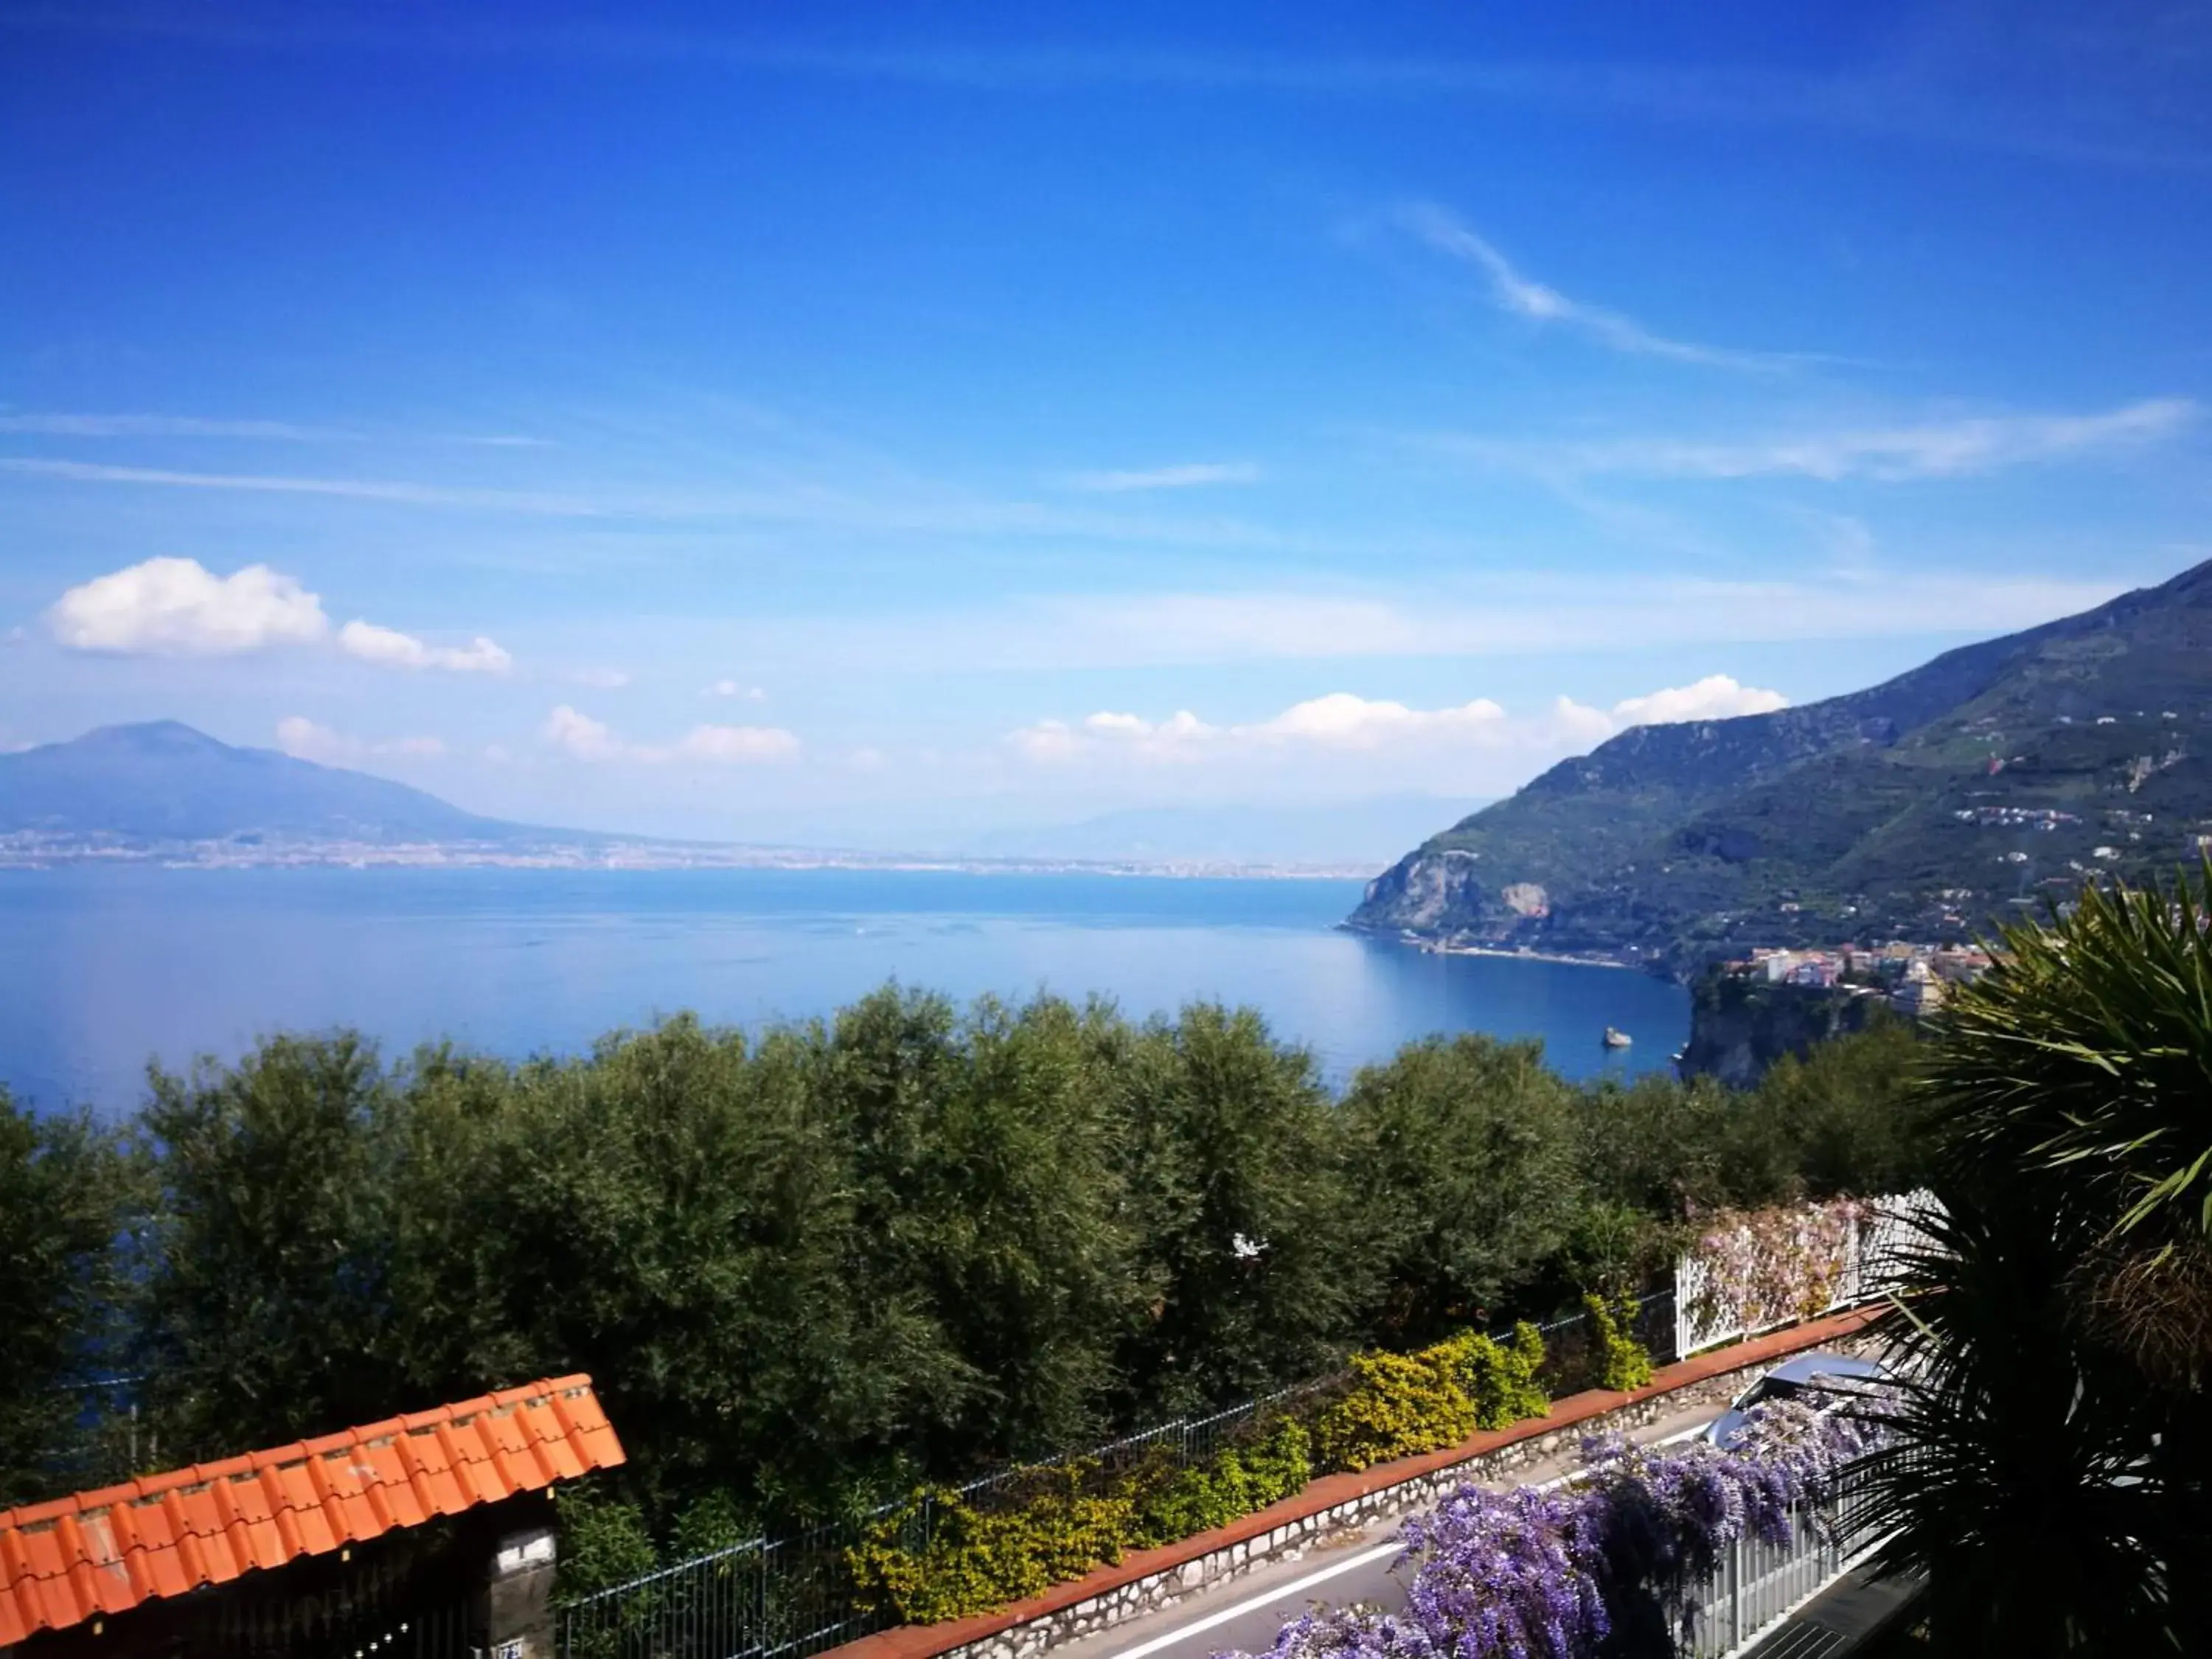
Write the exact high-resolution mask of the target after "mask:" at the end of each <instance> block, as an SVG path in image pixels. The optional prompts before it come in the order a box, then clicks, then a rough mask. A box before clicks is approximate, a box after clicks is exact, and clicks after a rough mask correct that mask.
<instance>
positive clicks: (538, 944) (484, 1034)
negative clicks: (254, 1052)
mask: <svg viewBox="0 0 2212 1659" xmlns="http://www.w3.org/2000/svg"><path fill="white" fill-rule="evenodd" d="M1358 896H1359V886H1358V883H1356V882H1335V881H1187V880H1173V879H1168V878H1157V879H1155V878H1140V877H1105V876H1079V875H1051V876H1023V875H995V874H994V875H964V874H956V873H950V872H945V873H939V872H905V871H899V872H878V871H846V870H826V871H675V872H539V871H518V870H465V871H451V872H446V871H398V870H367V871H348V870H250V871H215V870H157V869H147V868H122V869H106V870H97V869H71V870H63V871H56V872H32V871H4V872H0V1082H4V1083H5V1084H6V1085H8V1086H9V1088H10V1089H12V1090H13V1091H15V1094H16V1096H17V1097H18V1098H28V1099H30V1100H32V1101H33V1102H34V1103H39V1104H40V1105H46V1106H52V1105H55V1104H58V1103H70V1102H82V1103H88V1104H92V1105H94V1106H96V1107H99V1108H100V1109H103V1110H125V1109H130V1108H131V1107H132V1106H134V1105H135V1104H136V1103H137V1101H138V1099H139V1098H140V1095H141V1090H142V1079H143V1075H144V1072H145V1067H146V1066H147V1063H148V1062H149V1060H159V1061H160V1062H161V1063H162V1064H164V1065H166V1066H182V1065H184V1064H185V1063H187V1062H188V1061H189V1060H191V1059H192V1057H194V1056H195V1055H197V1054H216V1055H219V1056H222V1057H224V1058H229V1057H232V1056H234V1055H235V1054H238V1053H239V1052H240V1050H241V1049H242V1048H245V1047H246V1045H247V1044H248V1043H250V1042H252V1040H253V1039H254V1037H255V1036H258V1035H259V1034H262V1033H265V1032H270V1031H276V1030H323V1029H327V1028H329V1027H332V1026H337V1025H352V1026H357V1027H359V1028H361V1029H362V1030H365V1031H368V1032H369V1033H370V1034H372V1035H373V1036H376V1037H377V1038H379V1039H380V1040H381V1041H382V1042H384V1043H385V1044H386V1046H387V1047H388V1048H395V1049H398V1048H409V1047H411V1046H413V1045H414V1044H415V1043H416V1042H421V1041H423V1040H425V1039H428V1038H431V1037H435V1036H452V1037H454V1038H456V1039H458V1040H459V1041H460V1042H464V1043H465V1044H468V1045H471V1046H473V1047H477V1048H484V1049H489V1050H491V1051H493V1052H495V1053H498V1054H507V1055H511V1056H517V1057H519V1056H522V1055H526V1054H540V1053H547V1052H553V1053H572V1052H575V1051H578V1050H580V1049H582V1048H586V1047H587V1046H588V1045H589V1043H590V1042H591V1041H592V1038H593V1037H594V1036H598V1035H599V1034H601V1033H603V1032H605V1031H607V1030H612V1029H614V1028H616V1027H619V1026H635V1025H639V1024H645V1023H647V1022H648V1021H651V1020H652V1019H653V1018H655V1017H657V1016H659V1015H662V1014H666V1013H671V1012H677V1011H678V1010H684V1009H692V1010H696V1011H697V1012H699V1013H700V1014H701V1015H702V1016H703V1017H704V1018H707V1019H708V1020H710V1021H714V1022H718V1023H727V1024H738V1025H743V1026H747V1027H754V1026H757V1025H759V1024H762V1023H764V1022H766V1021H769V1020H773V1019H776V1018H805V1017H808V1016H811V1015H815V1014H821V1013H825V1012H829V1010H831V1009H833V1008H835V1007H836V1006H838V1005H839V1004H841V1003H845V1002H849V1001H851V1000H854V998H856V997H859V996H860V995H862V994H865V993H866V992H867V991H869V990H871V989H872V988H874V987H877V986H878V985H881V984H882V983H883V982H884V981H885V980H888V979H894V978H895V979H897V980H899V981H901V982H902V983H905V984H908V985H915V986H923V987H931V988H933V989H938V990H943V991H946V992H949V993H951V994H954V995H957V996H959V997H962V998H966V997H970V996H974V995H976V994H981V993H983V992H997V993H1000V994H1004V995H1007V996H1012V997H1019V996H1024V995H1027V994H1030V993H1033V992H1036V991H1037V990H1040V989H1043V990H1049V991H1054V992H1058V993H1060V994H1065V995H1068V996H1075V997H1079V996H1082V995H1085V994H1088V993H1091V992H1093V991H1097V992H1103V993H1104V994H1107V995H1109V996H1111V997H1113V998H1115V1000H1117V1001H1118V1002H1119V1003H1120V1004H1121V1006H1122V1008H1123V1009H1124V1010H1125V1011H1127V1012H1130V1013H1132V1014H1136V1015H1142V1014H1147V1013H1150V1012H1153V1011H1155V1010H1163V1009H1164V1010H1172V1009H1174V1008H1176V1007H1177V1006H1180V1005H1182V1003H1185V1002H1188V1001H1189V1000H1194V999H1197V998H1217V999H1219V1000H1223V1001H1225V1002H1231V1003H1245V1004H1250V1005H1252V1006H1256V1007H1258V1008H1259V1009H1261V1011H1262V1012H1264V1013H1265V1014H1266V1015H1267V1018H1268V1020H1269V1021H1270V1023H1271V1024H1273V1027H1274V1029H1275V1030H1277V1031H1278V1032H1279V1034H1280V1035H1282V1036H1285V1037H1288V1038H1291V1039H1294V1040H1296V1041H1297V1042H1303V1043H1304V1044H1306V1045H1307V1046H1308V1047H1310V1048H1311V1049H1312V1050H1313V1051H1314V1052H1315V1054H1316V1055H1317V1056H1318V1057H1319V1058H1320V1060H1321V1062H1322V1065H1323V1066H1324V1067H1325V1068H1326V1069H1327V1070H1328V1073H1329V1074H1330V1076H1331V1077H1332V1078H1333V1079H1336V1080H1338V1081H1341V1080H1343V1079H1346V1078H1347V1077H1348V1076H1349V1075H1350V1074H1351V1073H1352V1072H1353V1071H1354V1070H1356V1069H1357V1068H1358V1066H1361V1065H1362V1064H1364V1063H1365V1062H1366V1061H1369V1060H1375V1059H1377V1058H1379V1057H1382V1056H1385V1055H1387V1054H1389V1053H1390V1052H1391V1051H1392V1050H1393V1049H1395V1048H1397V1047H1398V1046H1399V1045H1400V1044H1401V1043H1402V1042H1405V1041H1406V1040H1407V1038H1409V1037H1414V1036H1422V1035H1425V1034H1426V1033H1428V1032H1431V1031H1461V1030H1476V1031H1489V1032H1494V1033H1497V1034H1499V1035H1501V1036H1539V1037H1541V1038H1543V1039H1544V1042H1545V1047H1546V1049H1547V1053H1548V1054H1549V1055H1550V1056H1551V1058H1552V1060H1553V1063H1554V1064H1556V1065H1557V1066H1559V1067H1560V1068H1561V1069H1563V1070H1564V1071H1566V1072H1568V1073H1571V1074H1573V1075H1576V1076H1588V1075H1590V1074H1593V1073H1597V1072H1599V1071H1601V1070H1602V1069H1604V1068H1606V1067H1607V1066H1612V1067H1614V1068H1617V1069H1620V1070H1624V1071H1626V1070H1631V1069H1635V1068H1639V1067H1656V1066H1664V1065H1665V1064H1666V1061H1667V1056H1668V1054H1670V1053H1671V1052H1672V1051H1673V1050H1674V1049H1675V1048H1680V1046H1681V1043H1682V1041H1683V1039H1684V1038H1685V1036H1686V1035H1687V1032H1688V1024H1689V1004H1688V999H1687V995H1686V993H1685V992H1684V991H1682V990H1681V989H1680V987H1676V986H1672V985H1668V984H1665V983H1662V982H1661V981H1657V980H1654V979H1650V978H1647V977H1645V976H1644V975H1641V974H1636V973H1628V972H1623V971H1620V970H1617V969H1603V968H1583V967H1574V966H1567V965H1562V964H1557V963H1541V962H1528V961H1508V960H1500V959H1496V958H1484V957H1432V956H1427V955H1424V954H1422V953H1421V952H1419V951H1411V950H1407V949H1406V948H1404V947H1402V946H1399V945H1387V944H1380V943H1376V942H1373V941H1370V940H1366V939H1360V938H1358V937H1355V936H1353V935H1352V934H1348V933H1339V932H1336V931H1334V927H1333V924H1334V923H1335V922H1336V921H1339V920H1340V918H1342V917H1343V916H1344V915H1345V914H1346V912H1347V911H1349V910H1350V909H1351V908H1352V905H1353V904H1354V903H1355V902H1357V901H1358ZM1607 1025H1614V1026H1618V1027H1620V1029H1621V1030H1625V1031H1627V1032H1629V1033H1631V1034H1632V1036H1634V1037H1635V1039H1636V1042H1635V1046H1634V1047H1633V1048H1631V1049H1629V1050H1626V1051H1625V1052H1615V1053H1613V1054H1607V1052H1606V1051H1605V1050H1604V1049H1603V1048H1601V1046H1600V1043H1599V1040H1598V1039H1599V1036H1600V1035H1601V1032H1602V1031H1603V1030H1604V1028H1605V1027H1606V1026H1607Z"/></svg>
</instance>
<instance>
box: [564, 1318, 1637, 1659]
mask: <svg viewBox="0 0 2212 1659" xmlns="http://www.w3.org/2000/svg"><path fill="white" fill-rule="evenodd" d="M1537 1329H1538V1331H1539V1332H1540V1333H1541V1334H1542V1336H1543V1338H1544V1344H1545V1362H1544V1367H1543V1370H1542V1373H1541V1376H1542V1378H1543V1381H1544V1383H1545V1386H1546V1388H1547V1391H1548V1392H1549V1393H1550V1394H1551V1395H1553V1398H1555V1399H1556V1398H1559V1397H1562V1396H1564V1395H1569V1394H1572V1393H1575V1392H1577V1391H1578V1390H1580V1389H1587V1388H1590V1387H1592V1386H1594V1385H1595V1380H1596V1370H1597V1366H1598V1364H1600V1359H1601V1356H1600V1355H1599V1353H1598V1349H1597V1344H1596V1342H1595V1336H1594V1333H1593V1332H1592V1331H1591V1329H1590V1324H1589V1318H1588V1316H1586V1315H1584V1314H1581V1313H1577V1314H1573V1315H1570V1316H1567V1317H1565V1318H1562V1319H1558V1320H1553V1321H1550V1322H1547V1323H1545V1324H1542V1325H1540V1326H1538V1327H1537ZM1633 1330H1634V1334H1635V1335H1636V1337H1637V1339H1638V1340H1639V1341H1641V1342H1642V1343H1643V1344H1644V1347H1645V1348H1646V1350H1647V1351H1648V1352H1650V1354H1651V1357H1652V1358H1653V1359H1654V1360H1656V1361H1657V1362H1659V1363H1661V1364H1665V1363H1667V1362H1668V1361H1669V1360H1671V1359H1673V1358H1674V1357H1675V1356H1674V1292H1673V1291H1659V1292H1656V1294H1654V1295H1651V1296H1648V1297H1644V1298H1642V1300H1641V1302H1640V1303H1639V1304H1638V1310H1637V1313H1636V1316H1635V1319H1634V1321H1633ZM1345 1381H1346V1377H1345V1374H1343V1373H1341V1372H1340V1373H1335V1374H1332V1375H1330V1376H1322V1377H1316V1378H1315V1379H1313V1380H1312V1381H1310V1382H1307V1383H1301V1384H1299V1385H1297V1387H1295V1388H1291V1389H1280V1390H1279V1391H1277V1392H1276V1393H1273V1394H1270V1395H1261V1396H1260V1397H1259V1398H1257V1399H1254V1400H1248V1401H1243V1402H1241V1403H1239V1404H1237V1405H1235V1406H1231V1407H1226V1408H1225V1409H1224V1410H1221V1411H1218V1412H1212V1413H1207V1414H1206V1415H1203V1416H1199V1417H1191V1418H1179V1419H1176V1420H1175V1421H1173V1422H1169V1423H1162V1424H1158V1425H1155V1426H1153V1427H1152V1428H1148V1429H1146V1430H1144V1431H1141V1432H1139V1433H1137V1434H1133V1435H1127V1436H1124V1437H1122V1438H1121V1439H1118V1440H1114V1441H1109V1442H1108V1443H1106V1444H1104V1445H1103V1446H1097V1447H1093V1448H1092V1449H1090V1450H1088V1451H1085V1452H1083V1453H1080V1454H1077V1455H1072V1456H1069V1457H1066V1458H1061V1459H1058V1460H1055V1461H1054V1462H1048V1463H1044V1464H1032V1465H1023V1466H1020V1467H1018V1468H1007V1469H1001V1470H999V1471H996V1472H995V1473H993V1474H987V1475H983V1476H981V1477H979V1478H978V1479H976V1480H970V1481H969V1482H968V1483H967V1484H966V1485H964V1486H959V1487H957V1488H956V1490H957V1492H958V1494H959V1497H960V1498H961V1499H962V1501H963V1503H966V1504H969V1505H971V1506H974V1507H981V1508H997V1507H1000V1506H1002V1505H1006V1506H1011V1505H1012V1504H1015V1503H1018V1501H1019V1500H1020V1498H1022V1497H1023V1496H1024V1492H1026V1491H1027V1490H1028V1489H1030V1488H1031V1487H1033V1486H1034V1485H1035V1484H1036V1482H1037V1481H1038V1480H1040V1479H1042V1478H1044V1477H1047V1476H1048V1475H1049V1474H1052V1473H1053V1472H1054V1471H1055V1470H1065V1469H1066V1468H1069V1467H1070V1466H1071V1465H1076V1464H1080V1465H1082V1466H1083V1467H1084V1468H1085V1470H1086V1472H1087V1474H1088V1476H1089V1478H1091V1479H1092V1480H1098V1481H1101V1482H1110V1481H1111V1480H1114V1479H1115V1477H1116V1476H1119V1475H1121V1474H1126V1473H1127V1472H1128V1471H1130V1470H1132V1469H1134V1468H1139V1466H1150V1467H1153V1468H1165V1469H1166V1470H1169V1471H1174V1470H1181V1469H1186V1468H1199V1467H1201V1466H1203V1465H1205V1464H1206V1463H1208V1462H1211V1461H1212V1459H1213V1458H1214V1457H1215V1456H1216V1455H1218V1453H1220V1452H1221V1451H1222V1450H1223V1449H1225V1448H1227V1447H1229V1446H1231V1445H1235V1444H1238V1443H1243V1442H1245V1441H1248V1440H1249V1439H1251V1438H1253V1437H1255V1436H1257V1435H1258V1434H1260V1433H1262V1432H1264V1431H1266V1430H1267V1428H1268V1427H1269V1426H1271V1425H1273V1424H1274V1423H1275V1422H1277V1421H1279V1419H1281V1418H1282V1417H1284V1416H1285V1415H1288V1414H1293V1413H1295V1414H1297V1415H1300V1416H1305V1415H1308V1414H1310V1413H1313V1412H1315V1411H1316V1410H1318V1409H1320V1408H1321V1407H1322V1406H1324V1405H1325V1404H1326V1402H1327V1401H1328V1398H1329V1397H1330V1396H1331V1395H1333V1394H1334V1393H1335V1392H1337V1391H1339V1390H1340V1389H1342V1388H1343V1386H1344V1383H1345ZM902 1511H907V1513H905V1514H904V1515H903V1517H902V1522H901V1530H902V1534H903V1535H902V1544H903V1545H904V1546H905V1547H907V1548H908V1549H911V1550H914V1551H916V1552H920V1551H921V1550H925V1549H927V1547H928V1544H929V1541H930V1538H931V1536H932V1534H933V1528H934V1524H935V1520H936V1511H935V1507H934V1503H933V1500H932V1499H930V1498H923V1500H922V1501H921V1503H920V1504H915V1505H913V1506H912V1508H911V1510H909V1506H908V1504H907V1503H906V1502H904V1501H901V1502H897V1503H892V1504H885V1505H884V1506H883V1507H882V1508H880V1509H878V1510H875V1511H873V1512H872V1514H870V1515H868V1516H864V1517H862V1518H861V1519H860V1520H858V1521H851V1522H829V1523H827V1524H824V1525H821V1526H817V1527H812V1528H805V1529H801V1530H797V1531H793V1532H791V1533H789V1534H786V1535H784V1536H781V1537H778V1538H757V1539H753V1540H751V1541H749V1542H746V1543H743V1544H738V1545H733V1546H732V1547H729V1548H727V1549H721V1550H717V1551H715V1552H714V1553H712V1554H709V1555H702V1556H701V1557H699V1558H697V1559H695V1560H690V1561H684V1562H680V1563H678V1564H677V1565H674V1566H670V1567H665V1568H662V1569H661V1570H660V1571H658V1572H652V1573H647V1574H646V1575H645V1576H644V1577H641V1578H635V1579H633V1580H631V1581H630V1582H629V1583H623V1584H617V1585H614V1586H612V1587H611V1588H610V1589H603V1590H599V1591H597V1592H595V1593H594V1594H592V1595H585V1596H580V1597H578V1598H576V1599H574V1600H573V1601H568V1602H566V1603H564V1604H563V1605H562V1606H561V1607H559V1608H558V1609H557V1611H556V1650H557V1652H558V1654H559V1655H560V1659H807V1656H810V1655H812V1654H817V1653H821V1652H823V1651H825V1650H828V1649H830V1648H833V1647H836V1646H839V1645H841V1644H843V1643H846V1642H850V1641H854V1640H857V1639H858V1638H860V1637H863V1636H867V1635H871V1634H872V1633H873V1632H877V1631H879V1630H884V1629H887V1628H889V1627H890V1626H892V1625H894V1624H896V1622H897V1617H896V1614H895V1613H891V1612H890V1610H889V1609H888V1608H884V1607H876V1606H872V1605H871V1604H870V1603H869V1601H867V1599H866V1596H865V1595H864V1594H863V1593H862V1592H861V1590H860V1587H859V1586H858V1585H857V1584H855V1583H854V1580H853V1577H852V1574H851V1571H850V1569H849V1566H848V1559H849V1558H848V1552H850V1551H852V1550H853V1549H854V1548H855V1547H858V1546H859V1545H860V1543H861V1542H862V1541H864V1539H865V1538H866V1535H867V1533H868V1530H869V1528H871V1527H872V1526H874V1525H876V1524H878V1523H880V1522H884V1520H886V1519H888V1518H889V1517H890V1516H896V1515H901V1514H902Z"/></svg>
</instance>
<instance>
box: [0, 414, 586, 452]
mask: <svg viewBox="0 0 2212 1659" xmlns="http://www.w3.org/2000/svg"><path fill="white" fill-rule="evenodd" d="M0 433H14V434H21V435H25V436H29V437H46V438H217V439H239V440H244V441H260V442H266V443H301V444H352V443H373V442H398V443H427V444H433V445H435V444H453V445H459V446H463V447H470V448H479V449H545V448H550V447H552V446H551V444H550V441H549V440H546V439H544V438H532V437H525V436H522V435H518V434H513V433H496V432H495V433H483V434H478V433H469V432H435V433H414V432H397V433H395V432H380V431H365V430H351V429H348V428H343V427H332V426H308V425H303V424H301V422H296V421H258V420H232V419H228V418H222V417H210V416H201V415H116V414H106V415H94V414H71V413H61V412H54V411H46V412H38V411H27V410H0Z"/></svg>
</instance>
